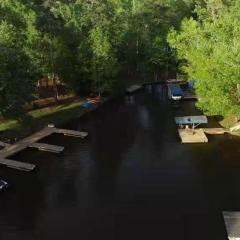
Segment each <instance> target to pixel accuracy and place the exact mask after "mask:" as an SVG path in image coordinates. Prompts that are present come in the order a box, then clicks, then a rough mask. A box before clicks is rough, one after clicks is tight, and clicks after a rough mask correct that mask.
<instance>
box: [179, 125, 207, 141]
mask: <svg viewBox="0 0 240 240" xmlns="http://www.w3.org/2000/svg"><path fill="white" fill-rule="evenodd" d="M178 134H179V137H180V139H181V142H182V143H207V142H208V138H207V136H206V135H205V133H204V131H203V129H201V128H200V129H178Z"/></svg>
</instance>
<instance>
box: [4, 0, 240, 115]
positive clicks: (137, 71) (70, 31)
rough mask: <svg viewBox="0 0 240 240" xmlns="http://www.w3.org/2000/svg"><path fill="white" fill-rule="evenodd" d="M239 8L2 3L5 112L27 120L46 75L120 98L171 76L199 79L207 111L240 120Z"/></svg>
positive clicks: (171, 3)
mask: <svg viewBox="0 0 240 240" xmlns="http://www.w3.org/2000/svg"><path fill="white" fill-rule="evenodd" d="M239 10H240V3H239V1H237V0H232V1H227V0H226V1H224V0H101V1H98V0H58V1H56V0H34V1H32V0H2V1H1V3H0V49H1V51H0V109H1V110H0V112H1V115H2V116H6V117H10V118H19V116H22V115H23V114H24V105H25V104H26V103H28V102H31V101H33V100H34V99H36V98H37V95H36V82H37V81H38V80H39V79H42V78H49V79H52V80H53V81H56V80H57V79H60V80H61V81H62V82H63V83H64V84H65V85H66V86H67V87H68V88H69V89H71V91H73V92H75V93H76V94H80V95H81V94H88V93H90V92H96V93H100V94H102V93H107V94H117V93H118V92H120V91H121V89H122V88H124V87H125V86H126V85H128V82H130V81H134V80H135V79H136V80H139V81H142V82H143V81H148V80H151V81H154V80H158V79H161V78H163V77H164V78H167V77H168V73H171V72H172V73H179V74H180V75H182V76H185V77H186V78H187V79H189V80H196V91H197V93H198V95H199V98H200V101H199V102H198V106H199V107H200V108H201V109H202V110H204V111H205V112H207V113H208V114H211V115H217V114H220V115H229V114H234V115H238V114H239V113H240V110H239V107H238V105H239V101H240V85H239V84H240V80H239V75H240V69H239V62H238V61H240V58H239V57H240V51H239V49H240V41H239V40H240V26H239V18H240V15H239Z"/></svg>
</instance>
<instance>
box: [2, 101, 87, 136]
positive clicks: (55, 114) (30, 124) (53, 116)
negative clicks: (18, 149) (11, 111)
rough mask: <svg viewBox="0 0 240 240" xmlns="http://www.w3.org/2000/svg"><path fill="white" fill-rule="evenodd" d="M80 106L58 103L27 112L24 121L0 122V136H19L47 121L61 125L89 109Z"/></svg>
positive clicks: (78, 104) (40, 126)
mask: <svg viewBox="0 0 240 240" xmlns="http://www.w3.org/2000/svg"><path fill="white" fill-rule="evenodd" d="M91 110H92V108H90V109H84V108H82V107H80V102H73V103H70V104H63V105H58V106H55V107H48V108H43V109H39V110H33V111H30V112H29V115H30V118H29V120H27V121H26V122H24V123H19V122H17V121H15V120H4V121H2V122H0V136H1V137H6V138H21V137H24V136H27V135H29V134H30V133H32V132H34V131H37V130H39V129H41V128H42V127H44V126H46V125H47V124H49V123H53V124H55V125H61V124H64V123H67V122H68V121H70V120H72V119H74V118H77V117H80V116H82V115H83V114H85V113H87V112H89V111H91Z"/></svg>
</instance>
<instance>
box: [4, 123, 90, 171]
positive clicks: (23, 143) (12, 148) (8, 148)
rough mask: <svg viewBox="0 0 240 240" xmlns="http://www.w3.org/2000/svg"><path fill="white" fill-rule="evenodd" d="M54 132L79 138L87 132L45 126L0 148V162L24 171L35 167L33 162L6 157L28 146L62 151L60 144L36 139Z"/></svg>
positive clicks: (55, 151) (50, 150)
mask: <svg viewBox="0 0 240 240" xmlns="http://www.w3.org/2000/svg"><path fill="white" fill-rule="evenodd" d="M54 133H59V134H64V135H66V136H71V137H80V138H85V137H87V135H88V133H86V132H79V131H73V130H67V129H58V128H55V127H46V128H44V129H42V130H41V131H39V132H37V133H35V134H33V135H31V136H29V137H27V138H24V139H22V140H20V141H19V142H17V143H15V144H13V145H9V144H7V145H5V148H4V149H2V150H0V164H2V165H5V166H7V167H9V168H14V169H19V170H24V171H32V170H33V169H34V168H35V167H36V166H35V165H34V164H29V163H24V162H18V161H14V160H10V159H8V157H10V156H12V155H14V154H16V153H18V152H20V151H22V150H24V149H26V148H28V147H30V148H36V149H39V150H42V151H48V152H54V153H60V152H62V151H63V150H64V147H62V146H55V145H50V144H45V143H38V141H40V140H41V139H43V138H45V137H48V136H50V135H52V134H54Z"/></svg>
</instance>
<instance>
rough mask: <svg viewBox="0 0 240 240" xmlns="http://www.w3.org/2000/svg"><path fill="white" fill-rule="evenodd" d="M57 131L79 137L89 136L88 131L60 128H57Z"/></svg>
mask: <svg viewBox="0 0 240 240" xmlns="http://www.w3.org/2000/svg"><path fill="white" fill-rule="evenodd" d="M55 133H61V134H63V135H65V136H70V137H79V138H85V137H87V136H88V133H87V132H79V131H74V130H68V129H58V128H55Z"/></svg>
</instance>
